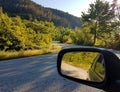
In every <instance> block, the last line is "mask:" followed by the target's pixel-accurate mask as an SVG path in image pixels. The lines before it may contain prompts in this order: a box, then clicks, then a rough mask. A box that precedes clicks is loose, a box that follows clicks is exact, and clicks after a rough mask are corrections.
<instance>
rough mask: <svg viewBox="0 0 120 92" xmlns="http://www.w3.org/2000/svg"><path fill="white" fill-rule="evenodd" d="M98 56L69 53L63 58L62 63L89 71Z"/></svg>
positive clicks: (93, 53) (95, 54)
mask: <svg viewBox="0 0 120 92" xmlns="http://www.w3.org/2000/svg"><path fill="white" fill-rule="evenodd" d="M98 54H99V53H95V52H69V53H66V54H65V55H64V56H63V58H62V61H64V62H66V63H68V64H71V65H74V66H77V67H81V68H84V69H87V70H88V69H89V68H90V66H91V65H92V63H93V61H94V59H95V58H96V56H97V55H98Z"/></svg>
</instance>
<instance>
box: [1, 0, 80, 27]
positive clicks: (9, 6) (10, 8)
mask: <svg viewBox="0 0 120 92" xmlns="http://www.w3.org/2000/svg"><path fill="white" fill-rule="evenodd" d="M0 6H1V7H2V8H3V11H4V12H7V13H8V14H9V15H10V16H16V15H19V16H21V17H22V18H23V19H31V20H34V19H37V20H42V21H52V22H54V24H55V25H56V26H64V27H70V28H75V27H80V26H81V22H80V18H78V17H75V16H73V15H70V14H68V13H65V12H63V11H60V10H56V9H51V8H45V7H43V6H41V5H38V4H36V3H35V2H33V1H31V0H0Z"/></svg>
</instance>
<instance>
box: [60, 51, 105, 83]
mask: <svg viewBox="0 0 120 92" xmlns="http://www.w3.org/2000/svg"><path fill="white" fill-rule="evenodd" d="M104 65H105V64H104V57H103V55H102V54H100V53H98V52H68V53H65V54H64V56H63V58H62V63H61V73H62V74H63V75H66V76H70V77H74V78H78V79H82V80H88V81H93V82H102V81H103V80H104V78H105V66H104Z"/></svg>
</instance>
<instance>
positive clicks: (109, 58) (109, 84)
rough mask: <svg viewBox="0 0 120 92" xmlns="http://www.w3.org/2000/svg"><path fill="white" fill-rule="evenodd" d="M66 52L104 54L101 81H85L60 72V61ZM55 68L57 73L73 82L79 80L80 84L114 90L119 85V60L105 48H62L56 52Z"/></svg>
mask: <svg viewBox="0 0 120 92" xmlns="http://www.w3.org/2000/svg"><path fill="white" fill-rule="evenodd" d="M68 52H98V53H101V54H102V55H103V56H104V60H105V62H104V63H105V69H106V74H105V79H104V81H102V82H92V81H87V80H82V79H78V78H75V77H71V76H66V75H64V74H62V72H61V63H62V58H63V56H64V54H65V53H68ZM57 70H58V73H59V74H60V75H61V76H63V77H65V78H67V79H70V80H73V81H75V82H79V83H82V84H86V85H89V86H92V87H96V88H99V89H103V90H106V91H107V90H111V91H112V90H113V89H114V91H115V90H116V92H117V90H118V89H117V88H118V86H119V87H120V85H118V84H116V83H117V81H119V80H120V72H119V70H120V60H119V58H118V57H117V56H116V55H115V54H114V53H112V52H110V51H108V50H105V49H99V48H68V49H63V50H61V51H60V52H59V54H58V58H57Z"/></svg>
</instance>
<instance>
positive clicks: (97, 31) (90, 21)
mask: <svg viewBox="0 0 120 92" xmlns="http://www.w3.org/2000/svg"><path fill="white" fill-rule="evenodd" d="M114 17H115V15H114V11H112V10H111V6H110V4H109V3H108V2H107V1H102V0H96V1H95V2H94V3H92V4H90V7H89V9H88V11H87V12H86V13H85V12H83V13H82V22H83V26H84V25H86V24H87V25H88V26H89V27H90V31H91V33H92V34H93V35H94V37H93V44H94V45H95V43H96V39H103V38H104V37H105V36H106V35H105V34H110V32H111V31H113V30H112V29H113V28H111V27H112V19H113V18H114Z"/></svg>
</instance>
